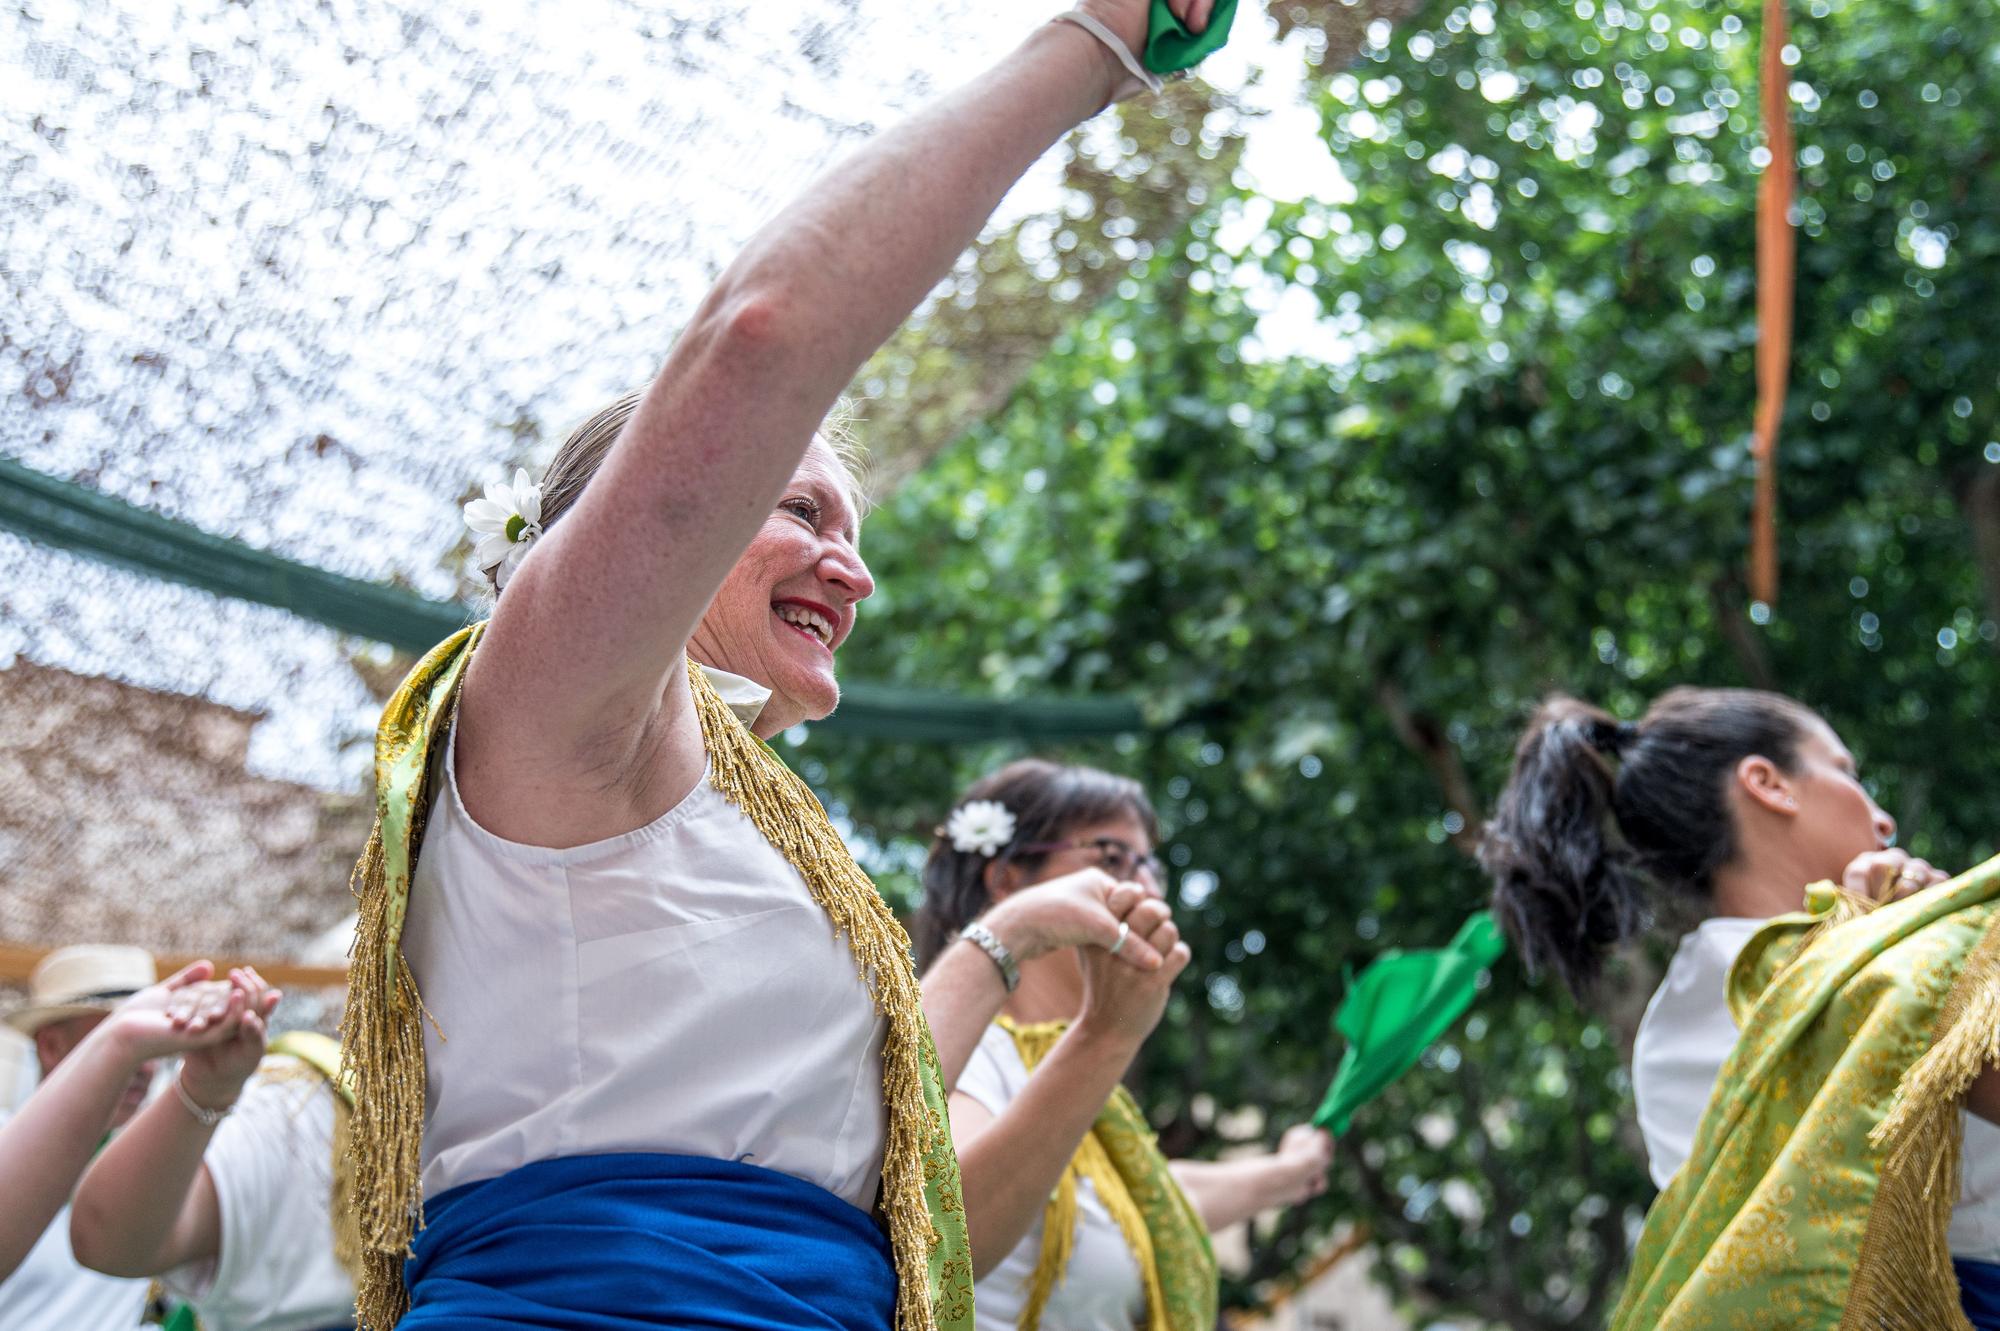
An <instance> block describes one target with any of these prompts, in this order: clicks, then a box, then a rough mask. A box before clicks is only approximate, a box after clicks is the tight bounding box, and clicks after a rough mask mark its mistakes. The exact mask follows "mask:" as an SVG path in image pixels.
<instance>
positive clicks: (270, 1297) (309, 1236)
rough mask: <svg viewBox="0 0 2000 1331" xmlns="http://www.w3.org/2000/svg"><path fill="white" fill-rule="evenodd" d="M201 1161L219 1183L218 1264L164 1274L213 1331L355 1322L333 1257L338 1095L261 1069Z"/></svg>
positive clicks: (310, 1078)
mask: <svg viewBox="0 0 2000 1331" xmlns="http://www.w3.org/2000/svg"><path fill="white" fill-rule="evenodd" d="M202 1164H203V1166H204V1167H205V1168H206V1169H207V1170H208V1175H209V1178H210V1180H211V1181H212V1182H213V1183H214V1185H215V1198H216V1204H217V1207H218V1209H219V1210H220V1213H221V1246H220V1250H219V1252H218V1253H217V1255H216V1257H215V1259H214V1260H213V1261H206V1262H195V1263H190V1264H189V1265H187V1266H184V1267H181V1268H179V1269H178V1270H175V1271H170V1272H168V1273H167V1274H166V1276H164V1277H163V1278H162V1283H164V1284H165V1285H166V1286H167V1288H168V1289H169V1290H171V1291H172V1292H173V1293H175V1294H176V1295H178V1296H179V1297H181V1298H184V1299H186V1300H187V1301H188V1302H189V1303H191V1304H193V1305H194V1308H195V1311H196V1312H197V1313H198V1314H199V1315H200V1317H201V1320H202V1325H203V1326H204V1327H205V1328H208V1329H209V1331H236V1328H243V1327H252V1326H255V1327H272V1328H282V1327H289V1326H314V1327H317V1326H326V1325H331V1324H335V1323H339V1322H342V1321H345V1320H347V1319H349V1318H351V1317H352V1315H353V1306H354V1290H353V1285H352V1284H351V1283H350V1282H349V1280H348V1278H347V1274H346V1272H344V1271H343V1270H342V1269H341V1267H340V1264H339V1263H338V1262H336V1261H335V1260H334V1257H333V1221H332V1213H331V1204H332V1190H333V1093H332V1091H331V1090H330V1089H329V1088H328V1087H327V1085H326V1083H325V1082H323V1081H321V1080H320V1079H319V1078H318V1077H317V1075H306V1074H299V1075H287V1074H285V1073H282V1072H281V1073H278V1074H277V1075H273V1074H272V1073H270V1072H269V1071H266V1072H260V1073H259V1074H258V1075H257V1076H256V1077H254V1078H253V1079H252V1080H251V1082H250V1084H249V1085H248V1086H246V1087H245V1088H244V1091H243V1097H242V1099H241V1100H240V1101H239V1102H238V1103H237V1106H236V1108H235V1110H234V1111H233V1112H232V1113H231V1114H230V1115H229V1117H228V1118H226V1119H224V1120H223V1121H222V1125H221V1126H220V1127H218V1128H217V1129H216V1131H215V1137H214V1139H213V1140H211V1141H210V1142H209V1145H208V1150H207V1152H206V1153H205V1154H204V1155H203V1156H202Z"/></svg>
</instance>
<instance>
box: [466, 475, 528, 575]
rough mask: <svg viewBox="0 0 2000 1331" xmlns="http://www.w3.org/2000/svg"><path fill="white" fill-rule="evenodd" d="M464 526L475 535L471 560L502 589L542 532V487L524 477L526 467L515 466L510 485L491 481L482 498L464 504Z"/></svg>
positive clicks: (526, 476)
mask: <svg viewBox="0 0 2000 1331" xmlns="http://www.w3.org/2000/svg"><path fill="white" fill-rule="evenodd" d="M465 525H466V526H468V527H470V528H472V530H473V533H474V534H475V535H477V536H478V537H479V544H478V545H477V546H475V547H474V548H473V551H472V559H473V562H474V563H476V564H478V565H479V567H480V568H482V569H484V570H486V571H487V572H490V573H491V574H492V575H493V585H494V586H495V587H500V588H504V587H506V585H507V579H508V578H511V577H513V576H514V570H515V569H517V568H519V567H520V566H521V561H522V560H523V559H526V558H527V557H528V550H529V549H530V548H531V547H532V546H533V545H534V543H535V539H536V538H537V537H539V536H540V535H541V534H542V487H541V486H539V485H536V484H535V483H534V482H533V481H530V480H529V479H528V471H527V468H525V467H516V468H515V469H514V483H513V484H512V485H508V484H507V483H506V482H504V481H494V482H493V483H492V484H491V485H488V486H487V487H486V497H485V498H484V499H475V500H473V501H472V502H471V503H469V504H467V505H466V506H465Z"/></svg>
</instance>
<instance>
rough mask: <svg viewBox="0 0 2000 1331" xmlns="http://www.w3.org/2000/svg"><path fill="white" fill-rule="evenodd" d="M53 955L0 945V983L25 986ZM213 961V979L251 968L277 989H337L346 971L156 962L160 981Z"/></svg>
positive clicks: (237, 962)
mask: <svg viewBox="0 0 2000 1331" xmlns="http://www.w3.org/2000/svg"><path fill="white" fill-rule="evenodd" d="M53 951H55V949H54V948H48V947H26V946H22V945H20V944H17V943H0V983H5V984H17V985H19V984H26V983H27V982H28V977H29V976H30V975H32V974H34V971H35V967H36V966H38V965H40V964H41V960H42V958H43V957H46V956H47V955H48V954H49V953H51V952H53ZM203 960H207V961H213V962H214V963H215V973H216V974H217V975H227V974H228V973H229V969H230V967H232V966H244V965H248V966H254V967H256V968H257V973H258V974H259V975H262V976H263V977H264V978H265V979H266V980H269V981H270V982H271V983H272V984H274V985H276V986H277V987H278V988H280V989H341V988H345V987H346V985H347V967H346V966H344V965H342V966H308V965H305V964H303V963H301V962H296V961H271V960H267V959H260V958H254V957H231V956H209V957H197V956H181V955H179V954H178V953H173V954H167V955H163V956H161V957H160V958H159V963H160V974H161V976H162V977H165V976H168V975H172V974H173V973H174V972H175V971H177V970H179V969H180V968H181V967H183V966H186V965H188V964H189V963H191V962H195V961H203Z"/></svg>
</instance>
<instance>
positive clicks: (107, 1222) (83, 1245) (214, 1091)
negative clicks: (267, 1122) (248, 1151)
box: [69, 971, 278, 1276]
mask: <svg viewBox="0 0 2000 1331" xmlns="http://www.w3.org/2000/svg"><path fill="white" fill-rule="evenodd" d="M235 975H240V976H243V977H245V978H244V979H243V980H242V982H241V985H240V987H239V989H238V994H237V997H236V999H235V1006H236V1011H237V1012H238V1013H240V1016H241V1020H240V1021H239V1023H238V1024H237V1026H236V1029H235V1031H234V1033H233V1034H232V1036H231V1037H230V1038H229V1039H228V1040H227V1041H225V1042H224V1043H222V1044H219V1045H216V1046H215V1047H213V1048H212V1049H207V1050H203V1051H201V1052H199V1053H196V1054H191V1055H189V1056H188V1057H187V1059H186V1060H185V1061H184V1062H183V1063H182V1064H181V1071H180V1078H181V1085H182V1086H183V1087H185V1088H186V1090H187V1093H188V1095H189V1096H190V1097H191V1098H192V1099H193V1100H194V1102H195V1103H196V1104H198V1105H200V1106H202V1107H203V1108H205V1109H220V1108H223V1107H224V1106H227V1105H233V1104H234V1103H235V1102H236V1098H237V1097H238V1096H239V1095H240V1094H242V1091H243V1083H244V1082H245V1081H247V1080H248V1079H249V1077H250V1074H251V1073H252V1072H254V1071H256V1069H257V1062H258V1060H259V1059H260V1058H261V1057H262V1056H263V1053H264V1019H265V1018H266V1017H269V1016H270V1014H271V1009H272V1008H274V1007H276V1006H277V1001H278V994H277V991H276V990H268V989H267V988H266V987H265V985H264V982H263V981H262V980H261V979H257V978H255V977H256V972H255V971H241V972H236V973H235ZM214 1135H215V1128H214V1127H212V1126H210V1125H207V1124H204V1123H202V1122H201V1121H200V1120H199V1119H197V1118H196V1117H195V1116H194V1115H193V1114H191V1113H189V1112H188V1109H187V1106H185V1105H183V1104H182V1103H181V1099H180V1096H179V1095H178V1094H176V1093H174V1092H169V1093H167V1094H166V1095H162V1096H159V1097H157V1098H155V1099H154V1101H153V1103H151V1104H150V1105H147V1106H146V1108H145V1109H144V1110H142V1111H140V1113H139V1116H138V1117H137V1118H135V1119H133V1120H132V1122H131V1124H130V1125H129V1126H128V1127H127V1128H126V1129H125V1131H123V1132H121V1133H119V1134H118V1136H117V1137H116V1138H115V1139H114V1140H113V1141H112V1142H111V1144H110V1145H109V1146H107V1147H105V1148H104V1150H103V1152H102V1153H101V1154H99V1156H98V1157H97V1159H96V1161H95V1162H94V1163H92V1165H91V1166H90V1172H89V1173H87V1174H85V1175H84V1176H83V1185H82V1186H81V1187H79V1188H78V1189H77V1192H76V1202H75V1205H74V1206H73V1208H72V1209H71V1211H70V1227H69V1232H70V1246H71V1248H72V1249H73V1250H74V1251H75V1253H76V1259H77V1260H78V1261H79V1262H82V1263H83V1264H84V1265H85V1266H88V1267H90V1268H92V1269H93V1270H97V1271H102V1272H104V1273H105V1274H107V1275H114V1276H156V1275H161V1274H163V1273H165V1272H167V1271H171V1270H173V1269H174V1268H175V1267H177V1266H185V1265H186V1264H188V1263H189V1262H198V1261H205V1260H209V1259H211V1258H214V1257H216V1256H217V1255H219V1253H220V1252H221V1247H222V1209H221V1207H220V1205H219V1204H218V1203H217V1201H216V1195H215V1182H214V1180H212V1179H211V1178H210V1177H209V1175H208V1170H207V1169H206V1168H204V1167H203V1165H202V1162H201V1157H202V1154H203V1152H205V1151H206V1150H207V1149H208V1143H209V1139H210V1138H211V1137H213V1136H214Z"/></svg>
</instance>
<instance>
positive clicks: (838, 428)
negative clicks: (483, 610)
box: [486, 388, 870, 585]
mask: <svg viewBox="0 0 2000 1331" xmlns="http://www.w3.org/2000/svg"><path fill="white" fill-rule="evenodd" d="M645 396H646V390H645V389H643V388H640V389H634V390H633V391H632V392H630V393H627V394H625V395H624V396H623V397H621V398H619V399H618V400H617V401H615V402H612V403H609V404H608V405H606V406H603V407H600V408H598V409H597V410H596V411H595V412H593V413H591V415H590V416H589V417H588V418H587V419H585V421H584V422H583V424H581V425H579V426H577V427H576V428H575V429H574V430H572V431H570V434H569V438H567V439H565V440H563V442H562V447H561V448H558V449H557V450H556V455H555V457H554V458H552V459H550V461H549V467H548V470H547V471H545V472H544V473H542V529H543V530H544V531H546V530H547V529H548V528H550V527H551V526H553V525H555V522H556V520H557V519H559V518H560V517H562V515H563V514H565V513H567V512H569V510H570V508H571V506H572V505H574V504H575V503H576V501H577V499H578V498H580V497H581V496H582V494H583V489H584V487H585V486H587V485H589V484H590V478H591V477H593V476H595V475H596V474H597V469H598V468H599V467H601V466H603V465H604V459H605V458H606V457H607V456H609V455H610V453H611V446H612V445H613V444H615V443H617V442H618V436H619V435H621V434H623V433H624V432H625V426H626V424H627V423H628V422H630V421H631V419H632V416H633V414H634V413H635V412H637V411H638V410H639V403H640V402H641V401H642V400H643V399H644V398H645ZM854 421H855V410H854V404H853V402H852V401H850V400H849V399H848V398H845V397H843V398H841V399H840V400H839V401H837V402H835V403H834V404H833V409H832V410H831V411H829V412H827V414H826V419H825V420H823V421H821V422H820V424H819V429H818V430H816V431H815V432H814V435H815V437H816V438H818V439H820V440H821V441H822V442H824V443H825V444H826V446H827V447H828V448H830V449H832V450H833V455H834V457H836V458H838V459H839V460H840V465H841V469H842V470H844V471H845V472H846V473H847V479H848V483H849V485H850V487H851V488H852V489H853V492H854V506H855V509H856V510H857V511H858V512H859V513H860V514H861V515H863V516H866V515H867V513H868V509H869V507H870V504H869V500H868V473H867V456H866V453H865V451H864V450H863V449H862V447H861V442H860V440H858V439H857V438H856V437H855V433H854ZM486 579H487V582H488V583H489V585H490V584H491V583H492V580H493V570H491V569H489V570H487V571H486Z"/></svg>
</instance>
